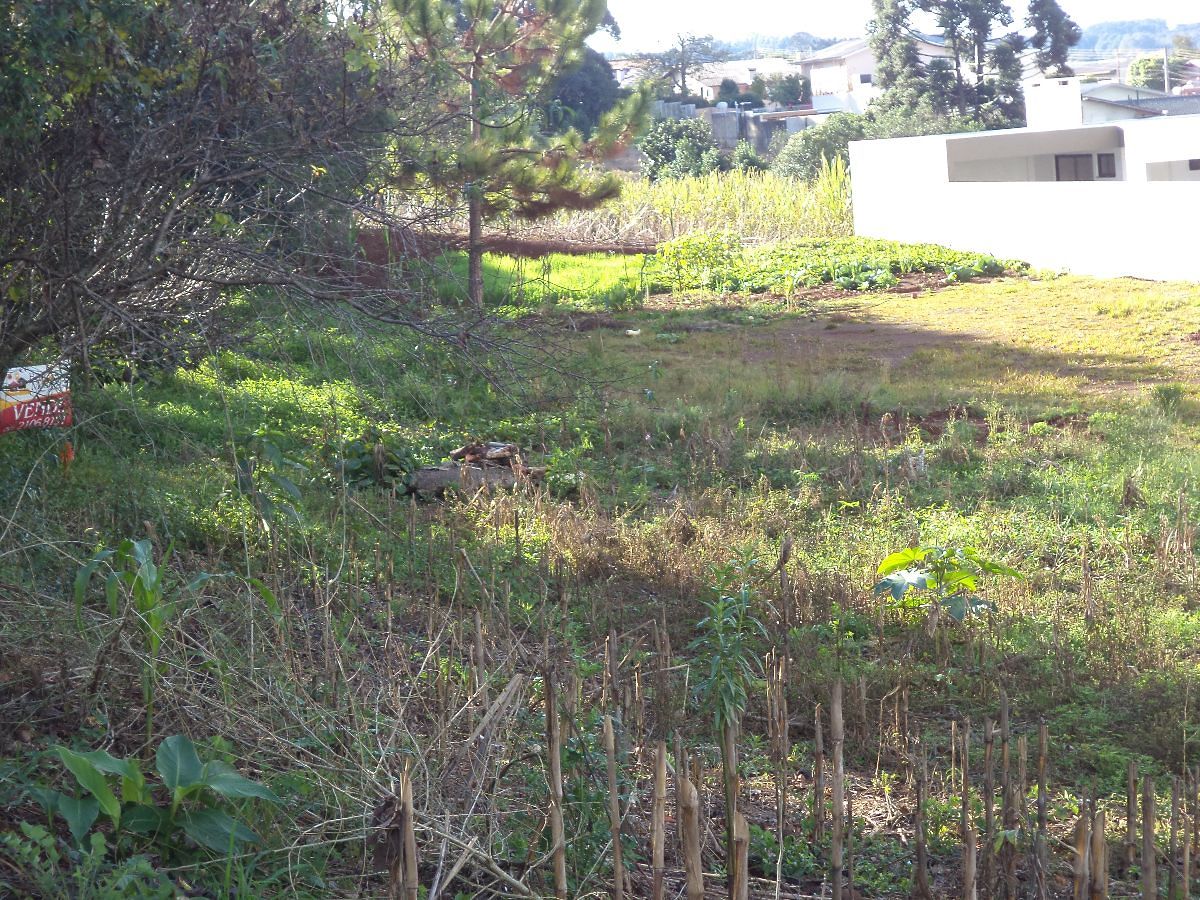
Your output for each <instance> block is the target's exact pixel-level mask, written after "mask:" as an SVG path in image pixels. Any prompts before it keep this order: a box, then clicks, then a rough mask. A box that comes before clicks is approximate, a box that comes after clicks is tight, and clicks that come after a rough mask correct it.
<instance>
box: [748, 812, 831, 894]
mask: <svg viewBox="0 0 1200 900" xmlns="http://www.w3.org/2000/svg"><path fill="white" fill-rule="evenodd" d="M748 855H749V857H750V865H751V866H752V867H753V868H754V870H755V871H756V872H757V873H758V874H759V875H761V876H763V877H765V878H774V877H775V865H776V861H777V860H779V859H780V853H779V840H778V838H776V836H775V833H774V832H773V831H769V830H767V829H766V828H761V827H760V826H758V825H754V824H751V825H750V852H749V854H748ZM782 860H783V864H782V866H781V867H780V872H781V874H782V875H783V877H784V878H786V879H788V880H789V881H803V880H804V879H806V878H811V877H813V876H814V875H816V874H817V873H819V872H820V871H821V866H822V861H820V860H818V859H817V858H816V856H815V855H814V854H813V847H812V845H810V844H809V843H808V842H807V841H805V840H802V839H799V838H796V837H795V836H793V835H790V834H785V835H784V836H783V855H782Z"/></svg>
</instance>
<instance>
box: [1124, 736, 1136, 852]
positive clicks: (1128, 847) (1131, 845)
mask: <svg viewBox="0 0 1200 900" xmlns="http://www.w3.org/2000/svg"><path fill="white" fill-rule="evenodd" d="M1137 835H1138V768H1137V763H1136V762H1135V761H1134V760H1132V759H1131V760H1130V761H1129V774H1128V776H1127V780H1126V784H1125V874H1126V875H1129V873H1130V872H1132V871H1133V867H1134V866H1135V865H1137V846H1138V840H1137Z"/></svg>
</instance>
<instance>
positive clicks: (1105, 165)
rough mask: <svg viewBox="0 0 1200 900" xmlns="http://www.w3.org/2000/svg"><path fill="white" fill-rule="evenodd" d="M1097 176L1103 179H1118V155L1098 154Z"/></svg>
mask: <svg viewBox="0 0 1200 900" xmlns="http://www.w3.org/2000/svg"><path fill="white" fill-rule="evenodd" d="M1096 174H1097V175H1099V176H1100V177H1101V178H1116V177H1117V154H1115V153H1097V154H1096Z"/></svg>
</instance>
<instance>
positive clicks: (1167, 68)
mask: <svg viewBox="0 0 1200 900" xmlns="http://www.w3.org/2000/svg"><path fill="white" fill-rule="evenodd" d="M1163 93H1166V94H1169V93H1171V50H1170V48H1169V47H1163Z"/></svg>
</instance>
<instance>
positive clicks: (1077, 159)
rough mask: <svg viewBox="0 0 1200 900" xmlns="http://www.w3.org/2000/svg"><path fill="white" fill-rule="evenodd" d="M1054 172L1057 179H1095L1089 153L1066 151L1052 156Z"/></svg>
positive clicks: (1094, 171)
mask: <svg viewBox="0 0 1200 900" xmlns="http://www.w3.org/2000/svg"><path fill="white" fill-rule="evenodd" d="M1054 173H1055V177H1056V178H1057V180H1058V181H1095V180H1096V170H1095V167H1094V164H1093V163H1092V155H1091V154H1090V153H1086V154H1079V153H1066V154H1060V155H1059V156H1056V157H1054Z"/></svg>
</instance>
